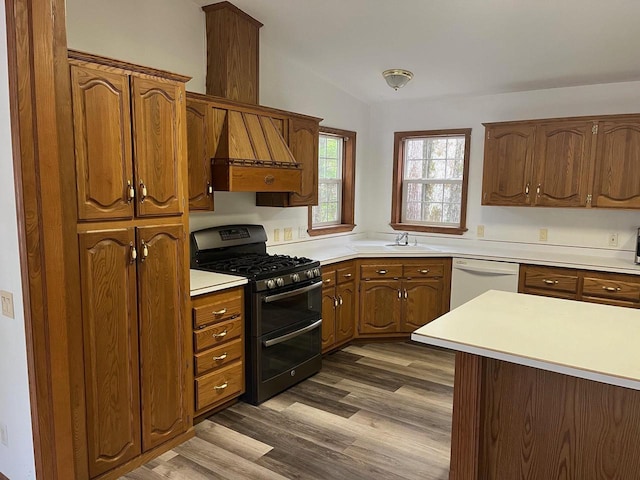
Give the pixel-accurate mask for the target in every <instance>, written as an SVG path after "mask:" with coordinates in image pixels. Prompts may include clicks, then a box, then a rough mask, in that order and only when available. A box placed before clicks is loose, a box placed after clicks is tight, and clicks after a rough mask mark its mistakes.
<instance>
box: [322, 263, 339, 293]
mask: <svg viewBox="0 0 640 480" xmlns="http://www.w3.org/2000/svg"><path fill="white" fill-rule="evenodd" d="M335 284H336V271H335V270H334V269H331V270H325V269H324V268H323V269H322V288H329V287H333V286H335Z"/></svg>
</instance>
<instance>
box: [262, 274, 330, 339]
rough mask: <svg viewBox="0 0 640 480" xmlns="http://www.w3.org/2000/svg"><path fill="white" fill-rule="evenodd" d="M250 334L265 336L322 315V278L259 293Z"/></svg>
mask: <svg viewBox="0 0 640 480" xmlns="http://www.w3.org/2000/svg"><path fill="white" fill-rule="evenodd" d="M254 311H255V312H256V315H255V316H254V318H253V319H252V323H253V325H252V328H251V333H250V334H251V336H255V337H264V336H265V335H271V333H273V332H277V331H285V330H286V331H288V330H290V329H291V328H292V327H293V326H294V325H300V324H304V323H305V322H306V323H307V324H311V323H313V322H315V321H317V320H319V319H320V318H321V316H322V282H320V281H317V280H316V281H312V282H306V283H304V284H297V285H295V287H294V288H292V286H287V287H285V288H282V289H278V290H275V291H269V292H264V293H259V294H258V295H256V305H255V306H254Z"/></svg>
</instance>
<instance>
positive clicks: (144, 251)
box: [140, 240, 149, 262]
mask: <svg viewBox="0 0 640 480" xmlns="http://www.w3.org/2000/svg"><path fill="white" fill-rule="evenodd" d="M140 243H141V245H142V257H141V258H140V261H142V262H144V261H145V260H146V259H147V257H148V256H149V245H148V244H147V242H145V241H144V240H141V241H140Z"/></svg>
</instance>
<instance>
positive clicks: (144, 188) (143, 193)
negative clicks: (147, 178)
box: [140, 180, 147, 203]
mask: <svg viewBox="0 0 640 480" xmlns="http://www.w3.org/2000/svg"><path fill="white" fill-rule="evenodd" d="M145 198H147V186H146V185H145V184H144V181H143V180H140V203H142V202H144V199H145Z"/></svg>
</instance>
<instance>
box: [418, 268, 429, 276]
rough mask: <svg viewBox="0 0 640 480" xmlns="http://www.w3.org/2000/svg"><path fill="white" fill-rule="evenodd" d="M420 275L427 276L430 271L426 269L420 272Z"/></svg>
mask: <svg viewBox="0 0 640 480" xmlns="http://www.w3.org/2000/svg"><path fill="white" fill-rule="evenodd" d="M418 273H421V274H423V275H426V274H427V273H429V269H428V268H425V269H424V270H418Z"/></svg>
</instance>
